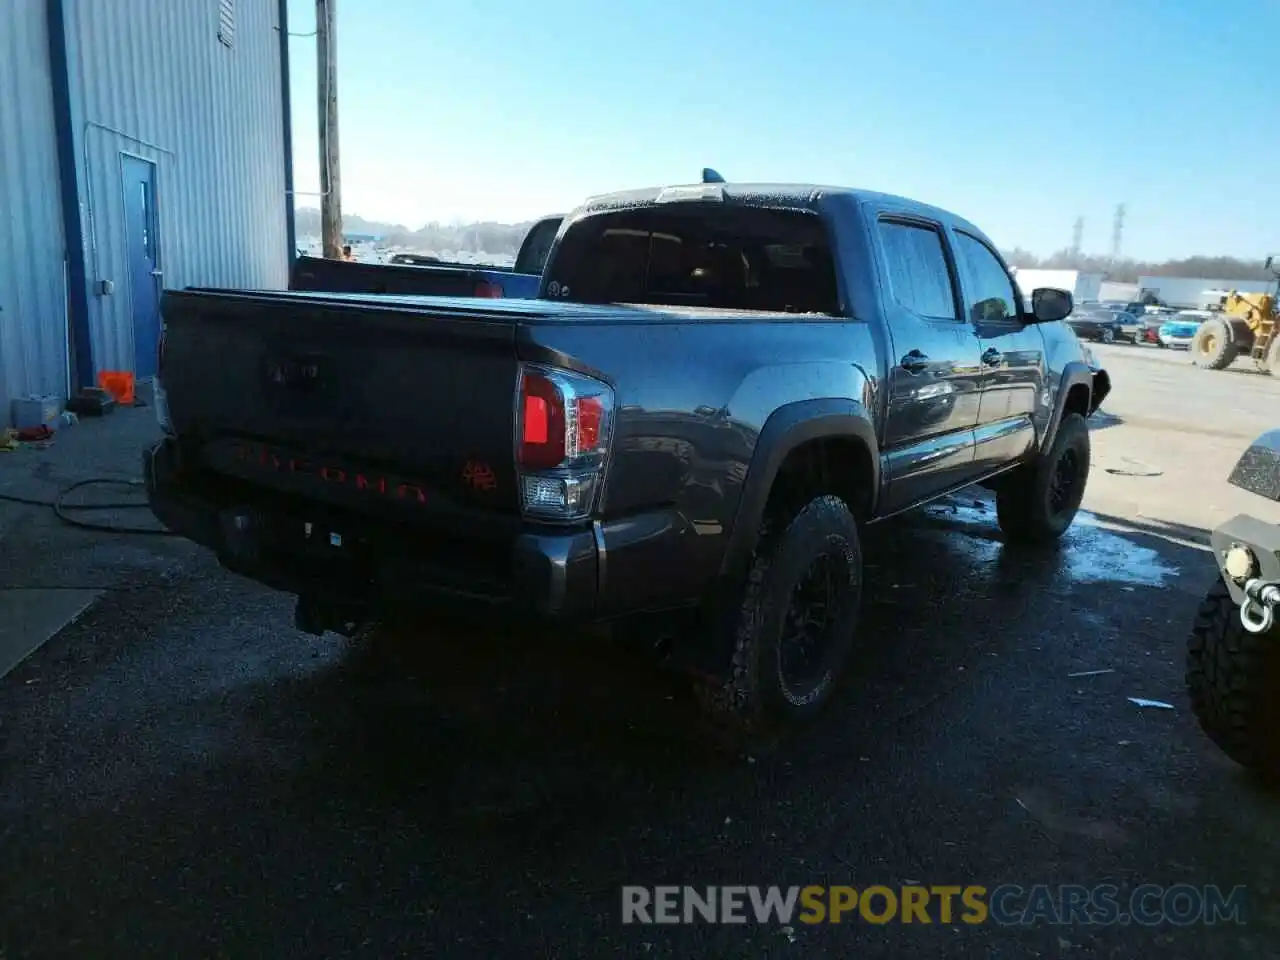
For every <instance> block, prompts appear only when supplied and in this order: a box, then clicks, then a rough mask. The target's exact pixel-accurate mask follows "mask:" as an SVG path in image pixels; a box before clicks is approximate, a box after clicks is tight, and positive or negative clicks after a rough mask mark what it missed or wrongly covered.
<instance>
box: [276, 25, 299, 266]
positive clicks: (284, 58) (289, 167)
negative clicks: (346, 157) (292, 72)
mask: <svg viewBox="0 0 1280 960" xmlns="http://www.w3.org/2000/svg"><path fill="white" fill-rule="evenodd" d="M279 9H280V109H281V113H282V114H283V116H284V218H285V219H284V223H285V233H286V234H287V236H288V241H289V275H290V276H293V262H294V260H295V259H297V256H298V234H297V227H296V225H295V223H294V218H293V107H292V105H291V104H290V83H289V0H279Z"/></svg>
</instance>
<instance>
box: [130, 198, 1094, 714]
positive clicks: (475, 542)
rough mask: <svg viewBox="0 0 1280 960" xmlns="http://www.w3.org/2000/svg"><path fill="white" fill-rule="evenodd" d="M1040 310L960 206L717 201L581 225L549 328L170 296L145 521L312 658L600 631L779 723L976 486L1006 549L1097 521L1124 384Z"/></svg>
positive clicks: (1047, 310)
mask: <svg viewBox="0 0 1280 960" xmlns="http://www.w3.org/2000/svg"><path fill="white" fill-rule="evenodd" d="M836 251H839V255H838V256H837V255H836ZM953 265H954V268H953ZM1032 302H1033V304H1034V308H1033V310H1032V311H1030V312H1028V311H1025V310H1024V309H1023V308H1022V306H1021V304H1020V302H1019V297H1018V293H1017V287H1016V285H1015V284H1014V282H1013V280H1012V278H1011V275H1010V272H1009V270H1008V267H1007V266H1006V264H1005V263H1004V261H1003V260H1002V258H1001V257H1000V255H999V253H998V252H997V249H996V246H995V245H994V244H993V243H992V242H991V241H990V240H989V239H988V238H987V237H986V235H985V234H983V233H982V232H981V231H980V230H979V229H978V228H977V227H976V226H974V225H973V224H971V223H968V222H966V221H965V220H962V219H961V218H959V217H957V216H955V215H953V214H951V213H948V212H946V211H944V210H940V209H937V208H935V207H930V206H926V205H923V204H920V203H916V202H913V201H910V200H905V199H901V198H897V197H890V196H886V195H883V194H877V193H869V192H863V191H856V190H842V189H832V188H827V187H821V188H818V187H813V186H808V185H800V186H794V187H780V186H776V185H764V186H760V185H731V184H725V183H701V184H695V185H691V186H681V187H668V188H653V189H647V190H636V191H631V192H626V193H619V194H612V195H607V196H603V197H598V198H594V199H593V200H591V201H589V202H587V203H586V204H585V205H583V206H582V207H580V208H579V209H578V210H577V211H575V212H574V213H572V214H570V215H569V217H568V219H567V220H566V222H565V225H564V226H563V227H562V228H561V233H560V236H559V239H558V241H557V243H556V244H555V246H554V248H553V249H552V252H551V256H550V259H549V260H548V262H547V265H546V270H545V271H544V273H543V279H542V284H541V289H540V296H539V299H536V300H521V301H508V300H487V301H483V302H481V301H477V300H474V299H446V298H389V297H378V296H350V295H347V296H332V295H328V296H326V295H323V294H298V293H272V292H265V291H258V290H223V291H216V290H186V291H169V292H166V294H165V295H164V300H163V315H164V322H165V333H164V338H163V346H162V352H161V357H160V371H161V372H160V377H159V383H160V389H159V390H158V391H157V396H158V397H162V398H164V401H163V402H157V404H156V406H157V410H158V412H159V415H160V419H161V423H162V424H163V426H164V430H165V437H164V439H163V440H162V441H160V442H159V443H158V444H156V445H155V446H154V447H153V448H152V449H151V450H150V451H148V453H147V454H146V458H145V474H146V478H147V487H148V492H149V497H150V503H151V507H152V510H153V511H154V513H155V515H156V516H157V517H158V518H159V519H160V520H161V521H162V522H163V523H164V524H165V525H166V526H168V527H169V529H170V530H173V531H175V532H177V533H179V534H181V535H184V536H186V537H189V538H190V539H192V540H194V541H196V542H198V543H201V544H204V545H205V546H207V547H210V548H212V549H213V550H214V551H216V553H217V555H218V557H219V559H220V561H221V562H222V564H223V565H224V566H226V567H227V568H228V569H230V570H233V571H235V572H237V573H240V574H243V575H245V576H247V577H250V578H252V579H254V580H258V581H260V582H262V583H264V584H267V585H269V586H271V587H274V588H276V589H279V590H284V591H287V592H290V593H294V594H296V595H297V597H298V601H297V606H296V615H295V620H296V623H297V625H298V626H299V627H301V628H302V629H304V630H307V631H311V632H313V633H322V632H324V631H326V630H335V631H338V632H341V633H346V634H350V633H352V632H354V631H355V630H357V629H358V628H359V625H360V624H362V623H367V622H370V621H377V620H379V619H382V618H383V617H385V616H390V615H391V614H392V613H394V612H396V611H400V610H406V609H419V610H420V609H423V608H425V609H427V610H432V609H437V608H438V607H440V606H441V605H443V604H445V603H446V602H450V601H453V602H457V603H461V604H463V605H464V606H465V607H467V608H468V609H469V610H471V611H472V613H473V614H482V613H483V612H485V611H492V612H493V613H494V615H495V616H496V615H498V614H500V613H502V612H504V611H505V612H515V613H516V614H518V615H521V616H524V617H526V618H528V617H534V616H545V617H550V618H552V619H553V620H557V621H559V622H561V623H565V624H578V623H608V624H611V625H612V626H613V628H614V635H615V636H617V637H626V636H628V635H630V636H639V637H643V638H645V640H646V643H647V645H648V646H649V647H650V648H651V649H654V650H655V651H662V652H663V653H664V654H665V655H666V656H667V657H668V658H669V660H670V662H671V663H672V664H673V665H679V666H681V667H683V668H685V669H687V670H688V671H689V672H690V674H691V675H693V676H695V677H696V678H697V680H696V684H697V688H698V690H699V694H700V697H701V701H702V703H703V704H704V706H706V708H707V709H708V710H710V711H711V712H712V713H713V714H714V715H715V716H717V717H719V718H721V719H723V720H726V721H730V722H731V723H732V724H734V725H735V726H737V727H739V728H740V729H747V730H757V729H760V728H762V727H764V728H771V727H778V726H784V725H786V724H788V723H790V722H793V721H798V720H801V719H804V718H807V717H810V716H811V715H812V714H814V713H815V711H817V710H818V709H820V708H821V707H822V705H823V703H824V702H825V701H826V700H827V699H828V697H829V696H830V694H831V692H832V690H833V688H834V686H835V683H836V679H837V677H838V676H839V674H840V672H841V667H842V664H843V662H844V661H845V659H846V656H847V655H848V654H849V653H850V651H851V650H852V649H853V643H854V636H855V632H856V629H857V621H858V608H859V604H860V597H861V590H862V583H863V571H862V566H863V559H862V550H863V546H862V544H863V539H862V530H863V527H864V525H866V524H870V523H874V522H878V521H881V520H884V519H885V518H888V517H891V516H893V515H894V514H897V513H899V512H901V511H904V510H907V509H910V508H912V507H915V506H918V505H920V504H923V503H927V502H929V501H931V500H934V499H936V498H938V497H941V496H943V495H946V494H948V493H950V492H952V491H955V490H959V489H962V488H964V487H967V486H969V485H972V484H975V483H980V484H984V485H986V486H988V487H991V488H993V489H994V490H995V493H996V503H997V516H998V519H999V523H1000V526H1001V528H1002V529H1003V531H1004V533H1005V536H1006V537H1007V538H1009V539H1011V540H1019V541H1027V542H1032V543H1037V542H1039V543H1042V542H1048V541H1053V540H1055V539H1056V538H1058V537H1060V536H1061V535H1062V534H1063V532H1064V531H1065V530H1066V529H1067V528H1068V526H1069V525H1070V524H1071V522H1072V520H1073V519H1074V517H1075V516H1076V512H1077V510H1078V508H1079V506H1080V502H1081V498H1082V497H1083V495H1084V490H1085V484H1086V482H1087V480H1088V475H1089V457H1090V444H1089V430H1088V425H1087V419H1086V418H1088V417H1089V416H1090V415H1092V414H1093V413H1094V412H1095V411H1096V410H1097V409H1098V406H1099V404H1100V403H1102V401H1103V399H1104V398H1105V397H1106V396H1107V394H1108V392H1109V390H1110V389H1111V385H1110V379H1109V377H1108V375H1107V373H1106V371H1105V370H1104V369H1102V367H1101V366H1100V365H1099V363H1098V362H1097V360H1096V359H1095V358H1094V357H1093V355H1092V354H1091V353H1090V352H1089V351H1088V349H1087V348H1084V347H1083V346H1082V345H1081V344H1080V342H1079V341H1078V340H1077V339H1076V337H1075V336H1073V335H1071V333H1070V332H1069V330H1068V329H1067V327H1066V325H1065V324H1064V323H1063V322H1062V321H1063V319H1064V318H1065V317H1066V316H1067V315H1068V314H1069V313H1070V310H1071V306H1072V303H1071V294H1070V293H1069V292H1067V291H1064V290H1053V289H1038V290H1035V291H1034V292H1033V295H1032ZM215 352H216V355H217V357H218V358H219V361H218V363H217V364H211V363H209V360H208V358H209V357H210V356H211V355H214V353H215ZM984 398H986V399H987V400H992V401H994V402H986V400H984ZM924 559H926V558H922V561H923V560H924ZM629 627H632V628H634V630H629ZM886 639H889V638H886ZM658 641H661V642H658Z"/></svg>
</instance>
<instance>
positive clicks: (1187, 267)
mask: <svg viewBox="0 0 1280 960" xmlns="http://www.w3.org/2000/svg"><path fill="white" fill-rule="evenodd" d="M294 221H295V225H296V229H297V232H298V235H299V236H319V234H320V211H319V210H316V209H315V208H313V207H299V208H297V209H296V210H295V211H294ZM342 226H343V230H344V232H346V233H349V234H352V235H358V234H372V235H374V236H379V237H382V238H383V239H384V241H385V242H386V243H388V244H391V245H394V246H403V247H410V248H416V249H420V250H423V251H432V250H459V251H463V250H465V251H470V252H474V253H488V254H496V255H501V256H515V255H516V253H518V252H519V250H520V243H521V241H522V240H524V236H525V234H526V233H528V232H529V228H530V227H531V226H533V221H531V220H530V221H525V222H524V223H494V222H491V221H485V222H481V223H438V222H433V223H428V224H427V225H425V226H423V227H419V228H418V229H417V230H410V229H409V228H408V227H406V226H403V225H401V224H398V223H383V222H381V221H377V220H366V219H364V218H363V217H360V216H357V215H355V214H346V215H345V216H343V218H342ZM1004 257H1005V260H1006V261H1008V263H1009V264H1010V265H1012V266H1015V267H1025V268H1028V269H1031V268H1035V267H1042V268H1045V269H1050V270H1081V271H1084V272H1085V273H1105V274H1106V275H1107V279H1109V280H1116V281H1119V282H1121V283H1135V282H1137V279H1138V277H1140V276H1151V277H1211V278H1213V279H1215V280H1273V279H1275V278H1274V276H1273V275H1271V274H1269V273H1268V272H1267V271H1266V270H1264V269H1263V267H1262V261H1261V260H1258V261H1251V260H1237V259H1236V258H1235V257H1205V256H1197V257H1187V258H1186V259H1184V260H1165V261H1163V262H1159V263H1157V262H1151V261H1145V260H1131V259H1127V258H1126V259H1120V260H1112V259H1111V258H1110V257H1102V256H1096V255H1090V254H1074V253H1072V252H1071V251H1070V250H1059V251H1058V252H1057V253H1055V254H1053V255H1052V256H1048V257H1037V256H1036V255H1035V254H1034V253H1031V252H1030V251H1028V250H1023V249H1022V248H1021V247H1015V248H1014V249H1013V250H1007V251H1004Z"/></svg>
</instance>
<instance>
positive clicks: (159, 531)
mask: <svg viewBox="0 0 1280 960" xmlns="http://www.w3.org/2000/svg"><path fill="white" fill-rule="evenodd" d="M89 486H115V487H130V488H135V487H143V486H145V484H144V483H143V482H142V481H141V480H116V479H114V478H111V477H92V478H90V479H88V480H80V481H77V482H76V483H73V484H71V486H69V487H65V488H63V489H62V490H61V491H59V493H58V495H57V496H56V497H54V498H53V499H52V500H37V499H35V498H33V497H19V496H15V495H13V494H9V493H0V501H4V502H6V503H20V504H23V505H24V506H28V507H48V508H50V509H51V510H53V512H54V513H55V514H56V515H57V517H58V519H59V520H61V521H62V522H63V523H65V524H67V525H68V526H72V527H79V528H80V529H81V530H96V531H98V532H100V533H131V534H139V535H141V536H152V537H171V536H174V533H173V532H172V531H171V530H166V529H164V528H163V527H126V526H121V525H120V524H116V523H99V522H95V521H93V520H82V519H81V518H80V517H75V516H72V515H71V514H69V513H68V512H67V511H68V510H138V509H146V508H148V507H149V504H147V503H145V502H143V503H139V502H138V501H136V500H130V501H120V502H110V503H67V502H66V499H67V496H68V495H70V494H71V493H73V492H75V491H76V490H80V489H82V488H84V487H89Z"/></svg>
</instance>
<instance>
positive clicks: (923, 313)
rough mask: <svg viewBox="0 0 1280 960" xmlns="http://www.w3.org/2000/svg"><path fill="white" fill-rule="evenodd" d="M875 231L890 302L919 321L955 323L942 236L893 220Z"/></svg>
mask: <svg viewBox="0 0 1280 960" xmlns="http://www.w3.org/2000/svg"><path fill="white" fill-rule="evenodd" d="M879 227H880V243H881V245H882V246H883V248H884V256H885V263H886V265H887V266H888V268H889V286H890V288H891V292H892V294H893V298H894V299H895V300H896V301H897V302H898V303H899V304H900V305H901V306H903V307H906V308H907V309H908V310H910V311H911V312H912V313H914V314H916V316H919V317H925V318H927V319H930V320H957V319H959V318H958V317H957V316H956V296H955V288H954V286H953V285H952V283H951V270H950V268H949V267H948V266H947V257H946V254H945V253H944V252H943V248H942V235H941V234H940V233H939V232H938V231H937V230H935V229H934V228H932V227H929V226H924V225H921V224H916V223H905V222H900V221H896V220H881V221H880V224H879Z"/></svg>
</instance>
